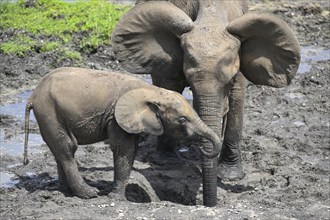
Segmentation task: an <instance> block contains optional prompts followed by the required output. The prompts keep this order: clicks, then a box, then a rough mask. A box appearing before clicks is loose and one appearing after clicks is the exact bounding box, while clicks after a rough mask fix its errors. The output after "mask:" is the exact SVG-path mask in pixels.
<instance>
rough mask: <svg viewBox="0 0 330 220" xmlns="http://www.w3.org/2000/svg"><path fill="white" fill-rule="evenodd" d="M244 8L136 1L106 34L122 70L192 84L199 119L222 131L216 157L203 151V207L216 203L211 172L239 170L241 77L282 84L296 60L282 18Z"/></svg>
mask: <svg viewBox="0 0 330 220" xmlns="http://www.w3.org/2000/svg"><path fill="white" fill-rule="evenodd" d="M246 12H247V3H246V1H238V0H237V1H235V0H232V1H221V0H169V1H167V2H166V1H152V0H151V1H150V0H149V1H148V0H138V1H137V4H136V5H135V6H134V7H133V8H132V9H131V10H130V11H129V12H128V13H127V14H126V15H124V16H123V17H122V18H121V20H120V21H119V22H118V24H117V26H116V28H115V30H114V32H113V35H112V44H113V50H114V52H115V54H116V56H117V59H118V60H119V61H120V62H121V63H122V65H123V66H124V67H125V68H126V69H127V70H128V71H130V72H132V73H137V74H151V76H152V80H153V83H154V84H155V85H157V86H160V87H164V88H167V89H171V90H175V91H177V92H182V91H183V89H184V88H185V87H186V86H190V87H191V89H192V92H193V105H194V108H195V109H196V110H197V112H198V114H199V115H200V117H201V118H202V120H203V121H205V122H206V124H207V125H209V126H210V127H211V128H212V129H214V131H216V132H217V133H218V134H221V133H222V134H223V135H224V142H223V145H222V151H221V156H220V158H219V159H218V160H217V159H209V158H206V157H204V158H203V172H204V175H203V176H204V177H203V178H208V181H206V182H205V181H203V183H204V185H203V190H204V193H205V192H206V193H207V192H209V196H208V198H205V197H204V205H207V206H214V205H215V204H216V195H213V193H214V192H216V190H214V188H216V187H217V186H216V185H217V184H216V176H218V177H219V178H222V179H229V180H235V179H241V178H243V177H244V172H243V169H242V165H241V136H242V126H243V105H244V97H245V78H247V79H248V80H249V81H251V82H252V83H254V84H256V85H267V86H272V87H284V86H287V85H288V84H290V82H291V80H292V78H293V77H294V76H295V74H296V72H297V69H298V66H299V63H300V47H299V44H298V41H297V39H296V37H295V35H294V33H293V32H292V30H291V29H290V28H289V27H288V25H287V24H286V23H285V22H283V21H282V20H281V19H280V18H278V17H276V16H274V15H271V14H266V13H250V12H249V13H246ZM162 140H163V141H162ZM162 140H160V143H164V142H165V141H164V140H166V137H163V138H162ZM201 144H202V145H203V146H204V149H205V148H206V149H209V152H211V151H212V149H213V148H212V144H211V142H209V141H207V140H206V139H204V140H202V143H201ZM161 146H162V147H163V148H164V146H163V145H161ZM205 183H206V184H205ZM205 199H206V201H205Z"/></svg>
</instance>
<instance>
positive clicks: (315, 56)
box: [298, 46, 330, 73]
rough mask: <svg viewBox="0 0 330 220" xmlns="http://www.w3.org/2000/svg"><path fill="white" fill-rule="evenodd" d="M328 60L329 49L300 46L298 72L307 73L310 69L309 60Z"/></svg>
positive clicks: (329, 58)
mask: <svg viewBox="0 0 330 220" xmlns="http://www.w3.org/2000/svg"><path fill="white" fill-rule="evenodd" d="M326 60H330V49H325V48H322V47H315V46H306V47H301V63H300V66H299V69H298V73H308V72H309V71H310V70H311V67H312V66H311V64H310V62H317V61H326Z"/></svg>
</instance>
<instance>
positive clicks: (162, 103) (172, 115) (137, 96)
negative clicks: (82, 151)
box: [24, 67, 222, 199]
mask: <svg viewBox="0 0 330 220" xmlns="http://www.w3.org/2000/svg"><path fill="white" fill-rule="evenodd" d="M31 109H33V112H34V114H35V117H36V119H37V123H38V125H39V128H40V133H41V136H42V138H43V139H44V141H45V142H46V144H47V145H48V146H49V148H50V150H51V152H52V153H53V155H54V157H55V160H56V163H57V170H58V178H59V183H60V188H61V190H63V191H66V192H69V193H72V194H73V195H76V196H78V197H81V198H91V197H95V196H97V193H98V190H97V189H96V188H93V187H91V186H89V185H88V184H87V183H86V182H85V181H84V180H83V178H82V177H81V175H80V174H79V172H78V167H77V163H76V161H75V159H74V154H75V152H76V150H77V147H78V145H80V144H92V143H95V142H98V141H102V140H105V139H109V142H110V146H111V150H112V151H113V153H114V183H113V187H112V188H113V190H112V192H110V193H109V196H110V197H115V198H119V199H125V188H126V185H127V181H128V178H129V175H130V172H131V169H132V166H133V161H134V156H135V152H136V149H137V142H138V141H137V140H138V136H139V134H140V133H142V132H144V133H149V134H153V135H161V134H162V133H164V131H166V130H170V131H172V133H173V134H177V135H188V136H189V135H193V134H197V135H200V136H201V137H203V138H207V139H208V140H210V141H211V142H212V143H213V144H214V152H212V153H211V154H210V153H209V152H206V151H204V150H203V149H201V151H202V154H203V155H205V156H207V157H216V156H218V155H219V153H220V147H221V144H222V141H221V140H220V138H219V137H218V136H217V135H216V133H215V132H214V131H213V130H212V129H211V128H209V127H208V126H206V124H205V123H204V122H203V121H202V120H201V119H200V118H199V116H198V115H197V113H196V112H195V111H194V109H193V108H192V106H191V105H190V104H189V103H188V102H187V101H186V100H185V98H184V97H183V96H182V95H181V94H179V93H177V92H173V91H169V90H166V89H163V88H159V87H156V86H153V85H150V84H148V83H146V82H144V81H143V80H142V79H139V78H137V77H135V76H131V75H128V74H122V73H117V72H107V71H99V70H91V69H83V68H70V67H67V68H60V69H56V70H53V71H52V72H50V73H49V74H47V75H46V76H45V77H44V78H43V79H42V80H41V81H40V83H39V84H38V85H37V87H36V88H35V89H34V91H33V93H32V94H31V96H30V98H29V100H28V102H27V105H26V112H25V135H26V136H25V145H24V164H27V163H28V162H29V161H28V158H27V146H28V135H29V132H28V131H29V116H30V110H31ZM174 138H175V136H174Z"/></svg>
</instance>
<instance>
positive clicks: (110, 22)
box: [0, 0, 130, 58]
mask: <svg viewBox="0 0 330 220" xmlns="http://www.w3.org/2000/svg"><path fill="white" fill-rule="evenodd" d="M129 8H130V7H128V6H122V5H114V4H111V3H109V2H107V1H105V0H90V1H81V0H80V1H79V0H78V1H76V2H64V1H60V0H34V1H28V2H26V1H24V0H19V1H17V2H14V3H10V2H2V3H0V31H1V32H2V33H11V34H13V36H12V37H10V38H5V39H0V52H3V53H13V54H17V55H20V56H22V55H24V54H25V53H26V52H28V51H37V52H40V51H41V52H47V51H52V50H57V49H58V48H62V49H63V50H61V51H68V50H66V49H65V48H72V47H73V48H76V47H77V48H76V53H80V52H91V51H93V50H96V49H97V48H98V47H99V46H101V45H109V44H110V37H111V33H112V30H113V29H114V27H115V25H116V23H117V21H118V20H119V18H120V17H121V16H122V15H123V14H124V13H125V12H126V11H127V10H128V9H129ZM21 33H26V35H27V36H29V37H26V38H24V37H23V36H22V34H21ZM42 39H50V40H42ZM38 48H39V49H38ZM37 49H38V50H37ZM70 50H71V49H70ZM71 55H72V54H71ZM80 57H81V55H80ZM72 58H79V56H78V55H77V54H75V55H74V56H72Z"/></svg>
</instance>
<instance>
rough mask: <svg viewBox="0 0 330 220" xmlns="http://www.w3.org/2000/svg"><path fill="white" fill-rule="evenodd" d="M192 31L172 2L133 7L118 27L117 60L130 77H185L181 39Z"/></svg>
mask: <svg viewBox="0 0 330 220" xmlns="http://www.w3.org/2000/svg"><path fill="white" fill-rule="evenodd" d="M192 28H193V22H192V20H191V19H190V18H189V16H188V15H186V14H185V13H184V12H183V11H182V10H181V9H179V8H177V7H176V6H175V5H173V4H171V3H169V2H145V3H140V4H138V5H136V6H134V7H133V8H132V9H131V10H130V11H128V12H127V13H126V14H125V15H124V16H123V17H122V18H121V19H120V21H119V22H118V23H117V26H116V27H115V29H114V31H113V33H112V37H111V40H112V47H113V51H114V53H115V55H116V58H117V60H118V61H119V62H120V63H121V64H122V65H123V67H124V68H125V69H127V70H128V71H129V72H131V73H137V74H150V73H156V74H162V73H166V72H167V73H171V76H173V77H175V76H177V75H179V74H182V71H183V70H182V68H183V64H182V62H183V52H182V49H181V46H180V39H179V37H180V36H181V35H182V34H184V33H186V32H188V31H190V30H191V29H192Z"/></svg>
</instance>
